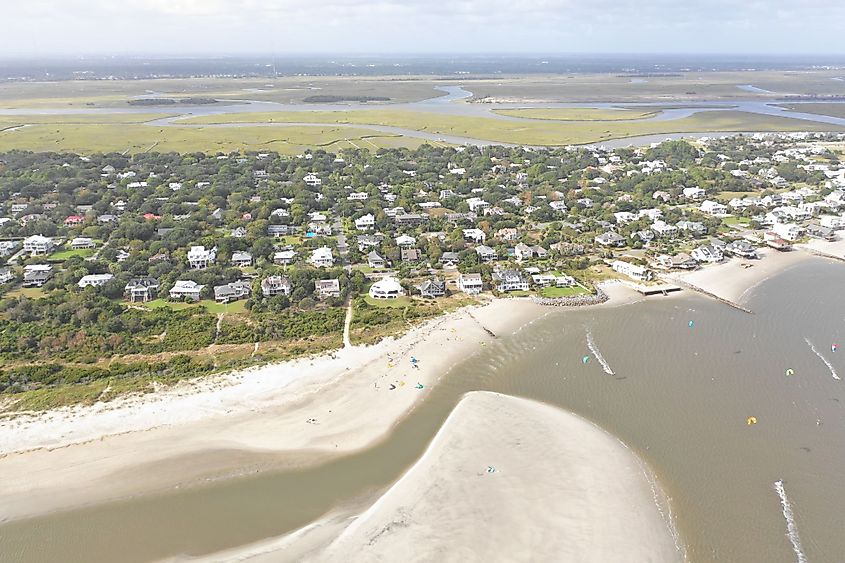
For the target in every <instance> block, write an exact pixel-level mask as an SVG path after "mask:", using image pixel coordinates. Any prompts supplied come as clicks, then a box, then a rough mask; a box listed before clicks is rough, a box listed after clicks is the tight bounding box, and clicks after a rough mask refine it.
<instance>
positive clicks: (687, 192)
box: [683, 188, 706, 199]
mask: <svg viewBox="0 0 845 563" xmlns="http://www.w3.org/2000/svg"><path fill="white" fill-rule="evenodd" d="M705 193H706V192H705V191H704V190H703V189H701V188H684V191H683V194H684V197H685V198H686V199H702V198H703V197H704V194H705Z"/></svg>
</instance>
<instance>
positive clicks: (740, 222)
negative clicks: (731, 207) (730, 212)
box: [722, 216, 751, 227]
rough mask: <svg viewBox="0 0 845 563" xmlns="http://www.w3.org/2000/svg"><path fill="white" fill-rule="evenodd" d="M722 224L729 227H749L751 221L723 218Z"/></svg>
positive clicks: (740, 218) (744, 218) (743, 218)
mask: <svg viewBox="0 0 845 563" xmlns="http://www.w3.org/2000/svg"><path fill="white" fill-rule="evenodd" d="M722 223H723V224H725V225H727V226H729V227H730V226H733V225H749V224H751V219H749V218H748V217H733V216H732V217H724V218H723V219H722Z"/></svg>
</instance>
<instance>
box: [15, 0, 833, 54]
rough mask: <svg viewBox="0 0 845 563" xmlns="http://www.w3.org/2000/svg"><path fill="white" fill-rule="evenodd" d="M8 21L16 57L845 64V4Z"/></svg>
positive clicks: (342, 7)
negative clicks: (840, 59)
mask: <svg viewBox="0 0 845 563" xmlns="http://www.w3.org/2000/svg"><path fill="white" fill-rule="evenodd" d="M5 12H6V13H5V14H4V15H5V19H6V21H8V22H12V23H13V25H11V26H8V28H7V29H6V30H5V33H4V34H3V35H2V36H0V52H2V53H3V55H4V56H5V57H21V56H24V57H36V56H63V55H65V56H67V55H70V54H76V55H77V56H79V55H87V56H96V55H110V56H111V55H134V56H156V55H164V54H178V56H220V54H222V53H225V54H227V55H230V56H238V55H250V54H256V53H279V54H288V55H306V54H331V53H347V54H349V53H355V54H360V55H366V54H372V53H385V52H391V53H394V54H395V55H401V54H409V55H413V54H426V55H429V56H431V55H436V54H444V55H446V54H450V53H461V54H464V55H471V54H482V53H483V54H487V53H498V54H513V55H524V54H542V53H549V54H551V53H566V54H573V55H574V54H585V55H587V54H593V53H607V54H630V53H640V54H650V55H664V54H694V53H707V54H711V55H728V54H737V53H739V54H752V55H785V54H786V53H785V52H786V51H789V54H790V55H820V56H835V55H843V54H845V39H843V37H842V35H841V34H840V33H839V27H840V24H841V22H842V21H845V4H842V3H840V2H834V1H832V0H808V1H805V2H802V3H801V4H800V5H797V3H794V2H790V1H786V0H769V1H757V2H751V3H745V4H742V5H736V4H735V3H733V2H729V1H727V0H706V1H704V2H699V3H697V5H695V6H689V5H679V4H678V3H676V2H672V1H670V0H642V1H638V2H632V1H614V0H593V1H591V2H584V1H579V0H510V1H505V0H484V1H482V0H457V1H455V2H450V3H449V4H448V6H441V5H431V3H429V2H425V1H423V0H322V1H315V2H311V3H310V4H307V5H306V4H303V3H301V2H293V1H291V0H276V1H273V0H266V1H259V0H124V1H120V2H118V1H115V0H33V1H30V2H17V3H14V4H11V5H9V6H7V7H5Z"/></svg>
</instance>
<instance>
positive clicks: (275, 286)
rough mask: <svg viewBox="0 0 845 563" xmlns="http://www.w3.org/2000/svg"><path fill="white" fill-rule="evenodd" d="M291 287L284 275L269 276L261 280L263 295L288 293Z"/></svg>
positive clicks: (270, 295)
mask: <svg viewBox="0 0 845 563" xmlns="http://www.w3.org/2000/svg"><path fill="white" fill-rule="evenodd" d="M292 289H293V287H292V286H291V283H290V280H289V279H288V278H287V277H286V276H270V277H267V278H264V279H263V280H261V293H262V295H264V297H272V296H274V295H288V296H289V295H290V293H291V291H292Z"/></svg>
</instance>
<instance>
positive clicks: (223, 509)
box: [0, 260, 845, 563]
mask: <svg viewBox="0 0 845 563" xmlns="http://www.w3.org/2000/svg"><path fill="white" fill-rule="evenodd" d="M843 285H845V267H843V265H842V264H841V263H833V262H827V261H822V260H814V261H808V262H804V263H802V264H799V265H798V266H795V267H793V268H792V269H790V270H788V271H787V272H785V273H783V274H781V275H779V276H776V277H774V278H772V279H771V280H769V281H767V282H765V283H764V284H763V285H761V286H759V287H758V288H756V289H755V290H753V291H752V292H751V294H750V299H749V301H748V303H747V305H748V307H749V308H750V309H751V310H753V311H754V312H755V313H754V314H747V313H744V312H742V311H739V310H737V309H733V308H730V307H727V306H725V305H723V304H720V303H717V302H714V301H710V300H707V299H704V298H701V297H698V296H693V295H684V296H680V297H669V298H662V297H657V298H651V299H649V300H648V301H645V302H640V303H636V304H633V305H628V306H624V307H616V308H598V309H578V310H566V311H555V312H554V313H552V314H551V315H548V316H546V317H545V318H543V319H541V320H538V321H536V322H535V323H533V324H531V325H529V326H527V327H525V328H523V329H521V330H519V331H517V332H516V333H514V334H509V335H500V337H499V338H498V339H496V341H495V343H494V344H493V345H490V346H487V347H485V348H483V349H481V351H480V352H479V353H478V354H476V355H475V356H473V357H472V358H470V359H468V360H467V361H464V362H463V363H461V364H459V365H456V366H455V367H454V368H453V369H452V370H451V372H450V373H449V374H448V375H447V376H446V377H444V378H443V379H442V380H441V382H440V383H439V384H438V385H436V386H434V387H433V388H432V389H431V393H430V395H429V396H428V398H427V399H426V400H425V401H424V402H423V403H421V404H420V405H419V406H418V407H417V408H416V409H414V410H413V411H412V413H411V414H410V415H409V416H408V417H407V418H406V419H405V420H403V421H402V422H401V423H399V424H398V425H397V426H396V427H395V429H394V431H393V432H392V433H391V435H390V436H389V437H388V438H387V439H386V440H385V441H383V442H382V443H380V444H378V445H376V446H374V447H373V448H370V449H368V450H366V451H363V452H360V453H356V454H353V455H348V456H345V457H342V458H338V459H336V460H334V461H331V462H329V463H325V464H322V465H319V466H317V467H312V468H309V469H300V470H291V471H275V472H269V473H264V474H259V475H255V476H250V477H244V478H237V479H230V480H226V481H221V482H217V483H213V484H211V485H208V486H203V487H199V488H193V489H187V490H177V491H172V492H170V493H167V494H160V495H154V496H148V497H142V498H137V499H129V500H126V501H122V502H114V503H109V504H105V505H102V506H94V507H90V508H85V509H81V510H74V511H70V512H65V513H59V514H54V515H51V516H46V517H39V518H34V519H30V520H23V521H17V522H11V523H6V524H4V525H2V526H0V560H2V561H16V562H19V561H23V562H27V561H65V562H74V561H84V562H86V563H101V562H102V563H105V562H111V561H125V562H131V561H150V560H156V559H161V558H165V557H172V556H176V555H179V554H192V555H196V554H205V553H212V552H215V551H218V550H223V549H226V548H231V547H234V546H238V545H243V544H246V543H250V542H253V541H257V540H260V539H263V538H268V537H273V536H278V535H281V534H283V533H285V532H288V531H291V530H294V529H297V528H299V527H301V526H303V525H306V524H307V523H309V522H311V521H313V520H315V519H317V518H318V517H319V516H320V515H322V514H324V513H326V512H327V511H329V510H331V509H332V508H333V507H336V506H338V505H340V504H343V503H347V502H350V501H352V500H354V499H360V498H361V497H362V496H366V495H373V494H374V493H377V492H378V491H381V490H384V488H386V487H387V486H389V485H390V484H391V483H392V482H394V481H395V480H396V479H397V478H398V477H399V476H400V475H401V474H402V473H403V471H404V470H405V469H406V468H407V467H408V466H410V465H411V464H412V463H413V462H414V461H415V460H416V459H417V458H418V457H419V456H420V455H421V454H422V452H423V451H424V449H425V447H426V446H427V444H428V443H429V441H430V440H431V438H432V437H433V435H434V434H435V432H436V431H437V430H438V428H439V427H440V425H441V424H442V423H443V421H444V420H445V418H446V416H447V415H448V413H449V412H450V411H451V410H452V408H453V407H454V406H455V405H456V404H457V402H458V401H459V399H460V397H461V396H462V395H463V394H464V393H466V392H468V391H474V390H490V391H496V392H500V393H506V394H510V395H516V396H522V397H528V398H532V399H537V400H540V401H544V402H547V403H549V404H552V405H556V406H559V407H561V408H563V409H567V410H570V411H573V412H575V413H577V414H579V415H582V416H584V417H586V418H587V419H589V420H592V421H594V422H595V423H597V424H598V425H599V426H601V427H603V428H604V429H606V430H608V431H609V432H611V433H613V434H615V435H616V436H618V437H619V438H620V439H621V440H623V441H624V442H625V443H626V444H628V445H629V446H630V447H631V448H632V449H633V450H634V451H635V452H637V453H638V454H639V455H640V456H641V457H642V458H643V459H644V460H645V461H646V462H647V463H648V465H649V466H650V467H651V468H652V470H653V471H654V473H655V475H656V476H657V478H658V480H659V481H660V483H661V485H662V487H663V488H664V490H665V491H666V492H667V493H668V495H669V497H670V498H671V504H672V510H673V512H674V514H675V518H676V525H677V528H678V530H679V532H680V537H681V539H682V540H683V543H684V544H685V546H686V550H687V554H688V556H689V559H690V560H691V561H693V562H711V561H713V562H715V561H742V562H746V563H754V562H761V563H763V562H765V563H781V562H782V563H787V562H791V561H795V560H796V552H795V542H794V541H793V537H792V535H794V536H795V538H798V539H799V540H800V543H799V544H798V545H799V547H800V549H801V550H802V554H803V555H804V556H805V557H806V560H808V561H814V562H838V561H841V560H842V554H843V553H845V534H843V533H842V532H843V528H842V525H843V524H842V513H843V512H842V507H843V506H845V486H842V482H843V479H845V439H843V438H845V387H843V383H842V382H841V381H839V380H837V379H835V378H833V377H832V376H831V370H835V371H837V372H840V373H845V356H843V354H845V352H842V351H840V352H834V351H832V348H831V345H832V343H836V342H842V341H843V338H845V300H843V299H842V298H841V290H840V288H841V287H842V286H843ZM689 321H694V323H690V322H689ZM691 324H692V327H691V326H690V325H691ZM808 341H809V342H812V343H813V344H814V346H815V348H816V350H815V352H814V351H813V350H812V349H811V348H810V347H809V346H808V345H807V342H808ZM590 346H592V347H593V348H594V349H595V350H596V351H597V352H598V353H599V354H600V355H601V357H602V358H603V359H604V362H605V363H606V365H607V368H608V369H604V367H603V365H602V364H600V363H599V362H598V361H593V362H589V363H587V364H586V365H585V364H584V363H582V360H581V358H582V357H583V356H584V355H585V354H589V353H590V352H589V349H590ZM818 354H821V355H822V356H823V358H824V361H823V360H822V359H820V358H819V356H818ZM422 361H425V359H424V358H422ZM787 370H794V374H792V375H787ZM607 371H611V372H612V374H613V375H609V374H608V373H607ZM790 373H792V372H790ZM752 416H753V417H755V418H756V421H757V423H756V424H753V425H749V424H747V419H748V417H752ZM236 454H242V455H246V454H244V453H243V452H232V455H236ZM150 470H154V468H151V469H150ZM550 478H551V479H552V480H553V479H554V478H555V477H554V476H550ZM560 478H565V476H564V475H561V476H560ZM777 483H781V488H782V489H783V491H782V492H783V493H784V495H788V497H784V498H786V501H787V503H784V501H783V498H782V497H781V496H780V495H781V491H780V489H779V488H778V487H777V486H776V484H777ZM787 507H788V509H789V511H788V515H789V518H788V519H787V518H785V515H786V514H787V510H786V509H787ZM789 534H792V535H789Z"/></svg>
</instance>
